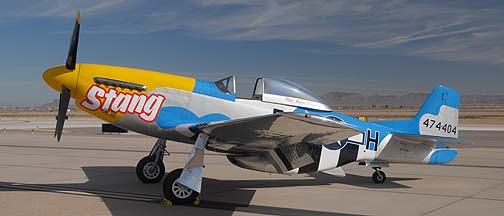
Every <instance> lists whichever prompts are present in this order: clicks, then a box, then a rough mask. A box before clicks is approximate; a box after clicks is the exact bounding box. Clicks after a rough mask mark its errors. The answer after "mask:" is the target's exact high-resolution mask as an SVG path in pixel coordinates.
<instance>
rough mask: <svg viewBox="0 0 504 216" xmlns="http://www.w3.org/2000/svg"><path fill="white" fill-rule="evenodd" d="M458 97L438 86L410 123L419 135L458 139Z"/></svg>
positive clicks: (453, 92)
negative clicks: (414, 125) (415, 127)
mask: <svg viewBox="0 0 504 216" xmlns="http://www.w3.org/2000/svg"><path fill="white" fill-rule="evenodd" d="M459 107H460V95H459V93H458V92H456V91H455V90H453V89H450V88H447V87H444V86H438V87H436V88H434V90H432V93H431V94H430V95H429V98H427V100H426V101H425V103H424V104H423V105H422V108H420V111H418V113H417V115H416V116H415V118H414V119H412V121H414V123H415V124H416V125H417V126H418V132H419V134H421V135H431V136H440V137H454V138H457V137H458V112H459Z"/></svg>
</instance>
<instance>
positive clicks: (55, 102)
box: [38, 99, 75, 109]
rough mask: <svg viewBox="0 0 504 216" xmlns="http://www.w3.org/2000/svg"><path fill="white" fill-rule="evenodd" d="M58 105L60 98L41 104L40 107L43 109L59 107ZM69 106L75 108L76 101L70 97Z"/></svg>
mask: <svg viewBox="0 0 504 216" xmlns="http://www.w3.org/2000/svg"><path fill="white" fill-rule="evenodd" d="M58 106H59V99H54V100H53V101H51V102H48V103H45V104H42V105H40V106H39V107H38V108H42V109H57V108H58ZM68 108H71V109H73V108H75V101H74V99H70V103H69V104H68Z"/></svg>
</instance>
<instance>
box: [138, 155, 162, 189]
mask: <svg viewBox="0 0 504 216" xmlns="http://www.w3.org/2000/svg"><path fill="white" fill-rule="evenodd" d="M155 160H156V157H154V156H145V157H144V158H142V159H141V160H140V161H138V164H137V166H136V175H137V177H138V179H139V180H140V181H142V182H143V183H147V184H153V183H158V182H160V181H161V180H162V179H163V177H164V174H165V166H164V164H163V161H159V162H158V164H157V165H156V168H155V169H154V172H149V168H150V167H151V166H152V164H154V161H155Z"/></svg>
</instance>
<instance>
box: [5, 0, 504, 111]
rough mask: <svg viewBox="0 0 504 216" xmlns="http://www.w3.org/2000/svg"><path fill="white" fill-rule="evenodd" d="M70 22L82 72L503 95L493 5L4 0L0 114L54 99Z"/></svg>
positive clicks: (497, 9) (502, 52)
mask: <svg viewBox="0 0 504 216" xmlns="http://www.w3.org/2000/svg"><path fill="white" fill-rule="evenodd" d="M77 10H80V11H81V35H80V41H79V50H78V57H77V62H78V63H96V64H108V65H119V66H126V67H134V68H142V69H149V70H155V71H161V72H166V73H173V74H178V75H183V76H190V77H196V78H200V79H206V80H218V79H221V78H224V77H227V76H230V75H235V76H236V78H237V89H238V94H239V95H240V96H242V97H246V96H250V94H251V92H252V88H253V83H254V81H255V79H256V78H257V77H260V76H273V77H281V78H285V79H288V80H291V81H294V82H297V83H299V84H301V85H303V86H305V87H306V88H308V89H310V90H312V91H314V92H315V93H316V94H319V95H322V94H325V93H327V92H331V91H345V92H358V93H362V94H367V95H373V94H404V93H409V92H429V91H430V90H431V89H432V88H433V87H434V86H436V85H439V84H443V85H446V86H449V87H451V88H454V89H456V90H457V91H459V92H461V93H462V94H500V95H502V94H504V85H503V84H502V83H504V40H503V39H504V24H503V23H504V2H502V1H500V0H486V1H485V0H482V1H474V0H451V1H438V0H432V1H431V0H424V1H407V0H390V1H381V0H376V1H371V0H341V1H338V0H333V1H324V0H310V1H289V0H278V1H275V0H248V1H245V0H206V1H204V0H187V1H164V0H159V1H156V0H134V1H133V0H130V1H128V0H85V1H75V0H2V1H1V2H0V73H1V75H2V76H1V77H0V107H4V106H38V105H41V104H43V103H46V102H49V101H52V100H53V99H56V98H58V93H57V92H55V91H53V90H52V89H50V88H49V87H48V86H47V85H45V83H44V82H43V80H42V78H41V76H42V72H43V71H44V70H45V69H47V68H50V67H52V66H55V65H60V64H64V62H65V59H66V55H67V52H68V45H69V43H70V36H71V32H72V29H73V23H74V19H75V14H76V12H77Z"/></svg>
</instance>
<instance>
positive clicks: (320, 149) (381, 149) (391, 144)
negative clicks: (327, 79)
mask: <svg viewBox="0 0 504 216" xmlns="http://www.w3.org/2000/svg"><path fill="white" fill-rule="evenodd" d="M79 32H80V12H77V18H76V22H75V27H74V30H73V35H72V39H71V42H70V48H69V52H68V56H67V60H66V63H65V65H60V66H55V67H52V68H49V69H47V70H46V71H45V72H44V73H43V79H44V81H45V82H46V83H47V85H49V86H50V87H51V88H53V89H54V90H56V91H58V92H60V99H59V109H58V114H57V124H56V129H55V134H54V136H55V138H56V139H57V141H60V139H61V135H62V131H63V125H64V122H65V119H66V111H67V108H68V104H69V101H70V98H74V99H75V105H76V107H77V108H79V109H81V110H83V111H85V112H87V113H90V114H92V115H94V116H96V117H98V118H100V119H102V120H104V121H106V122H109V123H111V124H114V125H116V126H118V127H121V128H124V129H128V130H131V131H135V132H138V133H140V134H144V135H147V136H152V137H156V138H157V141H156V142H155V144H154V146H153V148H152V150H151V151H150V153H149V154H148V155H146V156H145V157H143V158H142V159H141V160H139V162H138V164H137V166H136V174H137V177H138V179H139V180H140V181H141V182H143V183H157V182H160V181H161V180H162V179H163V177H164V176H165V166H164V163H163V158H164V156H165V152H167V150H166V148H167V146H166V141H167V140H172V141H176V142H181V143H186V144H190V145H192V150H191V152H190V154H189V157H188V159H187V162H186V163H185V166H184V167H183V168H179V169H175V170H173V171H171V172H170V173H168V174H167V175H166V177H165V178H164V181H163V194H164V196H165V199H167V200H169V201H171V202H172V203H173V204H188V203H191V202H193V201H195V200H196V199H197V197H198V195H199V194H200V193H201V184H202V179H203V168H204V157H205V150H207V151H214V152H220V153H224V154H225V155H226V157H227V159H228V160H229V162H231V163H232V164H234V165H236V166H238V167H241V168H245V169H249V170H255V171H260V172H267V173H279V174H287V175H292V174H301V173H313V172H324V173H327V174H331V175H334V176H344V175H345V174H344V171H343V170H342V169H341V166H343V165H346V164H349V163H352V162H358V163H359V164H361V165H365V166H367V167H370V168H372V169H374V170H375V171H374V173H373V175H372V180H373V182H375V183H384V182H385V180H386V175H385V173H384V172H383V171H382V170H381V168H383V167H388V166H389V164H391V163H411V164H446V163H449V162H451V161H453V160H454V159H455V157H456V156H457V149H456V148H452V147H457V146H461V145H471V144H472V142H471V141H468V140H465V139H462V138H458V135H459V128H458V110H459V106H460V105H459V98H460V96H459V93H457V92H456V91H454V90H452V89H450V88H448V87H445V86H437V87H435V88H434V90H433V91H432V93H431V94H430V96H429V97H428V99H427V100H426V102H425V103H424V104H423V106H422V107H421V108H420V110H419V111H418V113H417V115H416V116H415V117H413V118H411V119H407V120H385V121H373V122H368V121H361V120H359V119H356V118H354V117H351V116H347V115H344V114H341V113H338V112H335V111H333V110H331V108H330V107H329V106H328V105H326V104H325V103H324V102H323V100H322V99H320V98H319V97H318V96H316V95H315V94H313V93H311V92H310V91H309V90H307V89H305V88H303V87H302V86H300V85H298V84H296V83H293V82H290V81H287V80H285V79H280V78H272V77H260V78H258V79H257V80H256V82H255V87H254V90H253V94H252V97H250V98H239V97H237V96H236V92H235V87H236V86H235V85H236V83H235V77H234V76H230V77H227V78H224V79H221V80H218V81H215V82H213V81H206V80H201V79H195V78H190V77H184V76H178V75H174V74H168V73H160V72H154V71H148V70H142V69H134V68H125V67H118V66H109V65H99V64H84V63H80V64H77V63H76V59H77V47H78V42H79Z"/></svg>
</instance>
